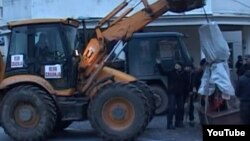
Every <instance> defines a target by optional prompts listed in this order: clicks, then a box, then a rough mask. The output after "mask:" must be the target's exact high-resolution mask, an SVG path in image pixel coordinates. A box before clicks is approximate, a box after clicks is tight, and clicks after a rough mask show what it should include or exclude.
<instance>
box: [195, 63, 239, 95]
mask: <svg viewBox="0 0 250 141" xmlns="http://www.w3.org/2000/svg"><path fill="white" fill-rule="evenodd" d="M229 76H230V74H229V69H228V64H227V62H220V63H214V64H212V65H211V66H209V67H207V68H206V69H205V71H204V74H203V76H202V79H201V86H200V88H199V91H198V93H199V94H201V95H212V94H213V92H214V90H215V86H217V87H218V89H219V90H220V91H221V92H222V94H224V95H229V96H234V95H235V90H234V87H233V85H232V83H231V80H230V77H229ZM224 98H226V96H224Z"/></svg>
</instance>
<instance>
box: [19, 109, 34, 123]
mask: <svg viewBox="0 0 250 141" xmlns="http://www.w3.org/2000/svg"><path fill="white" fill-rule="evenodd" d="M18 116H19V119H20V120H22V121H29V120H31V119H32V117H33V113H32V109H31V108H30V107H27V106H23V107H21V108H20V110H19V112H18Z"/></svg>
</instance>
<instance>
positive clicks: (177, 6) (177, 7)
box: [167, 0, 205, 13]
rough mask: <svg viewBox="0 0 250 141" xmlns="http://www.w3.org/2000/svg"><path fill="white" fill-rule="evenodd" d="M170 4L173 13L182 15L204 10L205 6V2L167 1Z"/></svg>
mask: <svg viewBox="0 0 250 141" xmlns="http://www.w3.org/2000/svg"><path fill="white" fill-rule="evenodd" d="M167 1H168V3H169V4H170V10H169V11H171V12H175V13H181V12H187V11H190V10H193V9H197V8H202V7H203V6H204V5H205V0H167Z"/></svg>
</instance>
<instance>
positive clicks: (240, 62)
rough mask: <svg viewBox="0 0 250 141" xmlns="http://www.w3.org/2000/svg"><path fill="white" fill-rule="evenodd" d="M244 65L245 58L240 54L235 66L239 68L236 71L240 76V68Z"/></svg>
mask: <svg viewBox="0 0 250 141" xmlns="http://www.w3.org/2000/svg"><path fill="white" fill-rule="evenodd" d="M242 65H243V58H242V56H241V55H239V56H238V60H237V62H236V64H235V68H236V69H237V70H236V73H237V75H238V76H240V68H241V67H242Z"/></svg>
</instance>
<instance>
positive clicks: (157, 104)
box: [154, 94, 162, 108]
mask: <svg viewBox="0 0 250 141" xmlns="http://www.w3.org/2000/svg"><path fill="white" fill-rule="evenodd" d="M154 99H155V105H156V107H157V108H159V107H160V106H161V103H162V99H161V96H160V95H158V94H154Z"/></svg>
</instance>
